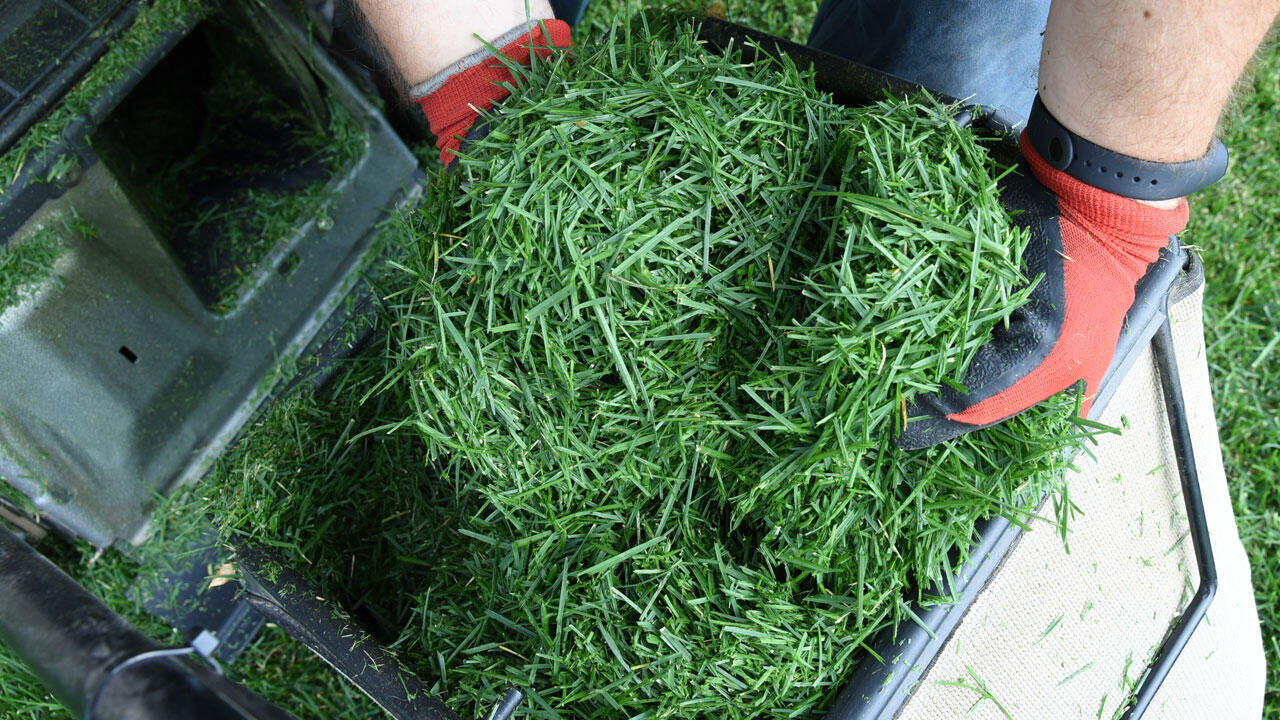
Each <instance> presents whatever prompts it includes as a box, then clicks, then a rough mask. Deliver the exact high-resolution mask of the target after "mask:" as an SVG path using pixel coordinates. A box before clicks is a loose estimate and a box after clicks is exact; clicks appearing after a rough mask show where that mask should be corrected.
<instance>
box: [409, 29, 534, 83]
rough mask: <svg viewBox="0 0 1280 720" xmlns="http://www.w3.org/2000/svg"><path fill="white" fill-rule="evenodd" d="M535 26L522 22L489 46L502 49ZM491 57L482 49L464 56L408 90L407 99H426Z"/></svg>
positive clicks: (489, 53)
mask: <svg viewBox="0 0 1280 720" xmlns="http://www.w3.org/2000/svg"><path fill="white" fill-rule="evenodd" d="M535 25H537V21H536V20H535V21H532V22H522V23H520V24H519V25H516V26H515V27H513V28H511V29H510V30H508V31H506V32H505V33H503V34H501V35H499V36H498V37H496V38H494V39H493V40H490V41H489V44H490V45H492V46H493V47H496V48H499V49H501V48H504V47H506V46H508V45H510V44H511V43H513V42H515V41H516V40H518V39H519V38H520V36H521V35H524V34H525V33H527V32H529V31H530V30H531V29H532V28H533V27H534V26H535ZM491 57H493V53H492V52H491V51H490V50H489V48H487V47H482V48H480V49H479V50H477V51H475V52H473V53H471V54H470V55H466V56H464V57H462V58H461V59H459V60H458V61H457V62H455V63H453V64H451V65H450V66H449V67H447V68H445V69H444V70H441V71H440V72H438V73H436V74H435V75H432V76H431V77H429V78H427V79H426V80H424V81H422V82H420V83H418V84H417V85H414V86H413V87H411V88H409V97H411V98H420V97H426V96H428V95H430V94H431V93H433V92H435V91H437V90H439V89H440V88H441V87H442V86H443V85H444V84H445V82H446V81H448V79H449V78H451V77H453V76H454V75H457V74H458V73H460V72H462V71H463V70H468V69H470V68H473V67H475V66H476V65H479V64H480V63H482V62H484V61H485V60H488V59H489V58H491Z"/></svg>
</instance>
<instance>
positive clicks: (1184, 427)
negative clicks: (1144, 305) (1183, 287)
mask: <svg viewBox="0 0 1280 720" xmlns="http://www.w3.org/2000/svg"><path fill="white" fill-rule="evenodd" d="M1166 314H1167V313H1166ZM1151 344H1152V353H1153V354H1154V356H1155V361H1156V368H1157V369H1158V370H1159V372H1160V389H1161V390H1162V391H1163V392H1164V404H1165V411H1166V413H1167V414H1168V417H1169V433H1170V435H1171V436H1172V438H1173V451H1174V455H1175V457H1176V458H1177V462H1178V479H1179V481H1181V483H1182V500H1183V503H1184V504H1185V505H1186V508H1187V522H1188V524H1189V525H1190V532H1191V541H1192V545H1193V547H1194V549H1195V553H1196V568H1197V570H1198V571H1199V573H1200V586H1199V587H1198V588H1197V589H1196V594H1195V595H1194V596H1193V597H1192V598H1191V602H1190V603H1188V604H1187V608H1186V610H1184V611H1183V613H1182V617H1181V618H1180V619H1179V620H1178V623H1177V624H1176V625H1174V627H1173V630H1172V632H1171V633H1170V634H1169V637H1168V638H1167V639H1166V640H1165V642H1164V644H1163V645H1161V646H1160V650H1159V651H1158V652H1157V653H1156V657H1155V660H1154V661H1152V663H1151V665H1150V667H1149V668H1148V670H1147V673H1146V676H1145V678H1144V679H1143V681H1142V686H1141V687H1140V688H1138V692H1137V693H1135V694H1134V696H1133V704H1132V705H1131V706H1130V707H1129V709H1128V710H1127V711H1126V712H1125V714H1124V715H1123V716H1122V717H1123V718H1124V720H1137V719H1138V718H1140V717H1142V715H1143V713H1145V712H1146V710H1147V707H1148V706H1149V705H1150V704H1151V701H1152V700H1154V699H1155V696H1156V692H1157V691H1159V690H1160V686H1161V685H1163V684H1164V681H1165V678H1166V677H1168V675H1169V671H1170V670H1171V669H1172V668H1173V664H1174V662H1176V661H1177V660H1178V656H1179V655H1181V654H1182V649H1183V648H1184V647H1186V645H1187V642H1188V641H1189V640H1190V639H1191V635H1192V633H1194V632H1195V630H1196V627H1197V626H1199V625H1200V620H1201V619H1203V618H1204V614H1205V612H1207V611H1208V609H1209V603H1211V602H1212V601H1213V596H1214V594H1215V593H1216V592H1217V590H1218V567H1217V563H1216V562H1214V558H1213V545H1212V543H1211V542H1210V540H1209V523H1208V522H1207V520H1206V518H1205V514H1204V496H1203V495H1202V494H1201V492H1200V473H1199V471H1198V470H1197V468H1196V457H1195V453H1194V452H1193V449H1192V443H1191V424H1190V422H1188V421H1187V408H1186V403H1185V402H1184V400H1183V398H1182V381H1181V379H1180V377H1179V375H1178V358H1177V355H1176V353H1175V352H1174V348H1173V327H1172V326H1171V325H1170V324H1169V320H1167V319H1166V320H1165V322H1164V325H1162V326H1160V330H1159V331H1158V332H1157V333H1156V335H1155V337H1153V338H1152V339H1151Z"/></svg>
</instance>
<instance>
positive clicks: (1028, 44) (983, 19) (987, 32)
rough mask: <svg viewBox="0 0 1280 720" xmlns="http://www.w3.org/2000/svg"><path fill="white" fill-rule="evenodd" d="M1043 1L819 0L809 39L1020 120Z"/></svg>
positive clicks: (1031, 92)
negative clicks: (819, 3) (820, 1)
mask: <svg viewBox="0 0 1280 720" xmlns="http://www.w3.org/2000/svg"><path fill="white" fill-rule="evenodd" d="M1048 16H1049V0H995V1H994V2H993V0H824V1H823V3H822V6H821V7H820V8H819V9H818V16H817V19H815V20H814V23H813V30H812V32H811V33H810V34H809V45H810V46H812V47H815V48H818V49H820V50H824V51H826V52H829V53H832V54H834V55H839V56H841V57H845V58H849V59H850V60H855V61H857V62H860V63H862V64H864V65H869V66H871V67H873V68H876V69H877V70H882V71H884V72H888V73H890V74H892V75H897V76H898V77H901V78H903V79H905V80H911V81H913V82H916V83H919V84H920V85H923V86H925V87H926V88H929V89H930V90H936V91H938V92H942V93H946V94H948V95H951V96H953V97H957V98H960V99H962V100H967V101H968V102H973V103H977V104H979V105H982V106H983V107H984V108H988V109H990V110H992V111H994V114H995V120H996V122H997V123H998V124H1000V125H1002V126H1005V127H1007V128H1016V127H1019V126H1021V125H1022V124H1024V123H1025V122H1026V118H1027V114H1028V113H1029V112H1030V110H1031V101H1032V100H1033V99H1034V98H1035V93H1036V72H1037V68H1038V67H1039V64H1040V45H1041V37H1042V35H1043V33H1044V24H1045V20H1046V18H1048Z"/></svg>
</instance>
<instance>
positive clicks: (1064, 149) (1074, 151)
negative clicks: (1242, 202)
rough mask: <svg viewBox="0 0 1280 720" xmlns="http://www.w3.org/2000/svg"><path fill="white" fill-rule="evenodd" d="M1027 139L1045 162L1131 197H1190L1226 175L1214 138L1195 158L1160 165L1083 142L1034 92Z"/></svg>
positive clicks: (1222, 148)
mask: <svg viewBox="0 0 1280 720" xmlns="http://www.w3.org/2000/svg"><path fill="white" fill-rule="evenodd" d="M1027 139H1028V140H1030V141H1031V147H1033V148H1035V149H1036V152H1038V153H1040V157H1042V158H1044V159H1045V162H1047V163H1049V165H1050V166H1052V167H1054V168H1057V169H1058V170H1061V171H1063V172H1065V173H1067V174H1068V175H1070V176H1072V177H1074V178H1075V179H1077V180H1079V181H1081V182H1083V183H1086V184H1088V185H1091V186H1093V187H1096V188H1098V189H1100V190H1106V191H1107V192H1113V193H1115V194H1117V195H1123V196H1124V197H1128V198H1133V199H1135V200H1169V199H1172V198H1179V197H1183V196H1185V195H1190V194H1191V193H1193V192H1196V191H1197V190H1203V189H1205V188H1206V187H1209V186H1210V185H1212V184H1214V183H1216V182H1218V181H1219V180H1221V179H1222V176H1223V175H1226V174H1227V146H1226V145H1223V144H1222V141H1221V140H1219V139H1218V138H1216V137H1215V138H1214V139H1213V142H1212V143H1210V145H1209V152H1207V153H1205V155H1204V157H1202V158H1200V159H1199V160H1190V161H1188V162H1177V163H1162V162H1152V161H1150V160H1139V159H1138V158H1135V157H1130V156H1128V155H1122V154H1121V153H1118V152H1115V151H1114V150H1108V149H1106V148H1104V147H1102V146H1101V145H1095V144H1094V143H1091V142H1089V141H1088V140H1085V139H1084V138H1082V137H1080V136H1079V135H1076V134H1075V133H1073V132H1071V131H1070V130H1068V129H1066V128H1065V127H1063V126H1062V123H1059V122H1058V120H1057V118H1055V117H1053V115H1051V114H1049V111H1048V110H1047V109H1046V108H1045V106H1044V103H1042V102H1040V96H1039V95H1037V96H1036V99H1035V102H1034V103H1032V105H1031V116H1030V117H1029V118H1028V119H1027Z"/></svg>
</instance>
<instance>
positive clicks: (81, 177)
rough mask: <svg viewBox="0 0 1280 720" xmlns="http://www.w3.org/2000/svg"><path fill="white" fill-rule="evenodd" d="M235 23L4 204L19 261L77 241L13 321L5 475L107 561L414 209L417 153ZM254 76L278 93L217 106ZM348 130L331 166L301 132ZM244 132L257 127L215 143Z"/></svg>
mask: <svg viewBox="0 0 1280 720" xmlns="http://www.w3.org/2000/svg"><path fill="white" fill-rule="evenodd" d="M232 7H235V8H239V9H234V10H232V9H228V10H224V11H220V12H218V13H215V14H213V15H210V16H209V17H207V18H204V17H202V15H201V11H200V10H199V9H198V8H197V7H195V6H193V8H192V11H193V12H192V14H191V15H189V16H187V17H185V18H181V19H179V20H178V21H177V23H176V27H175V28H174V29H171V30H169V31H167V32H164V33H162V34H161V35H160V36H159V37H157V38H156V40H155V42H154V44H153V45H152V46H151V47H149V48H146V49H145V50H144V52H143V53H142V55H141V56H140V57H138V58H137V59H136V62H135V63H134V64H133V65H132V66H131V67H130V68H128V70H127V71H126V72H122V73H120V75H119V76H118V77H117V78H115V79H114V80H113V81H112V82H110V83H108V84H107V86H106V87H105V88H104V89H103V90H102V91H101V92H100V93H98V94H97V95H96V97H94V98H93V99H92V101H91V103H90V106H89V108H88V111H87V114H86V115H85V116H79V117H77V118H76V119H75V120H74V121H72V122H71V123H70V124H69V125H68V126H66V127H65V128H63V129H62V131H61V137H60V138H58V140H57V146H56V147H55V148H54V149H51V150H46V151H45V152H44V153H42V154H41V155H39V156H38V157H28V158H27V160H26V163H25V164H24V165H23V166H22V168H21V170H20V172H19V173H18V175H17V177H16V179H14V181H13V182H11V183H10V184H9V186H8V188H7V189H6V190H5V192H4V194H3V195H0V228H2V231H0V234H3V236H4V237H5V242H6V244H8V245H9V246H10V247H11V248H15V249H17V248H21V247H22V245H23V244H24V243H25V242H28V240H29V239H30V238H31V237H32V236H33V235H36V234H38V233H41V232H45V233H48V232H53V233H56V234H58V236H59V237H58V241H59V243H60V244H61V248H60V252H59V255H58V257H57V259H56V261H55V262H54V266H53V268H52V270H53V272H51V273H50V274H49V277H47V278H45V280H44V281H43V284H41V285H39V286H37V287H28V288H26V289H25V292H24V293H23V295H22V297H21V298H20V300H19V301H18V302H16V303H15V304H13V305H11V306H10V307H7V308H5V309H4V314H3V317H2V318H0V338H2V340H0V341H2V342H3V343H4V345H5V347H6V348H7V352H6V353H5V355H4V357H3V359H0V446H2V449H0V475H2V476H3V477H4V478H5V479H6V480H7V481H8V483H10V484H11V485H12V486H14V487H16V488H17V489H19V490H20V491H22V493H24V494H25V495H26V496H27V497H28V498H29V499H30V502H31V503H32V504H33V505H34V508H35V509H36V510H37V511H38V512H39V513H40V514H41V515H42V516H43V517H46V518H48V519H49V520H51V521H52V522H54V523H56V524H57V525H60V526H62V527H64V528H66V529H68V530H70V531H71V532H73V533H74V534H75V535H77V536H80V537H83V538H85V539H87V540H89V541H90V542H92V543H94V544H96V545H99V546H108V545H112V544H115V543H121V542H123V543H133V542H137V541H139V540H141V539H142V537H143V535H144V534H145V528H146V525H147V518H148V514H149V512H150V511H151V509H152V508H153V507H154V505H155V502H156V499H157V498H158V497H161V496H164V495H166V494H168V493H169V492H170V491H171V490H172V489H173V488H175V487H177V486H179V485H181V484H182V483H185V482H188V481H191V480H193V479H195V478H198V477H199V476H200V475H201V474H202V473H203V472H204V470H205V469H206V468H207V467H208V464H209V463H210V462H211V461H212V459H213V458H214V457H216V456H217V454H218V453H219V452H220V451H221V450H222V448H223V447H225V446H226V444H227V443H228V442H229V441H230V440H231V439H232V438H233V437H234V436H235V433H236V432H237V431H238V430H239V429H240V427H241V426H242V425H243V424H244V423H245V421H247V420H248V419H249V418H250V417H251V416H252V414H253V412H254V411H255V410H256V409H257V407H258V406H259V404H260V403H262V402H263V401H264V400H265V399H266V398H267V397H268V396H269V395H270V393H271V391H272V389H273V387H274V386H275V384H276V383H277V382H278V381H280V380H281V379H287V378H288V376H289V375H290V374H291V373H292V370H293V367H294V364H295V363H296V362H297V360H298V358H300V357H301V356H302V355H303V351H304V349H305V348H306V347H307V346H308V345H309V344H310V343H312V341H313V340H315V339H316V338H317V337H318V336H319V335H321V330H322V329H323V328H325V326H326V323H328V322H329V321H330V319H331V318H336V316H335V313H336V314H337V316H340V315H341V312H340V310H341V308H340V306H341V305H343V302H344V300H345V299H346V298H347V297H348V295H349V293H350V291H351V289H352V287H353V286H354V285H355V284H356V281H357V280H358V278H359V269H360V267H361V265H362V264H363V263H365V262H367V261H368V258H367V252H368V250H369V248H370V246H371V245H372V243H373V240H374V237H375V236H376V235H377V231H378V226H379V223H381V222H382V221H384V220H386V219H387V218H388V217H390V215H391V214H392V213H393V212H394V210H395V208H396V207H397V206H399V205H401V204H403V203H405V202H406V201H407V200H409V199H410V198H411V197H412V196H413V194H414V193H415V192H417V187H418V186H417V182H416V180H415V176H414V174H415V172H416V167H417V163H416V161H415V160H414V158H413V156H412V155H410V153H409V152H408V151H407V150H406V149H405V147H404V146H403V144H402V143H401V142H400V140H399V139H398V137H397V136H396V135H395V133H393V132H392V131H391V129H390V128H389V126H388V125H387V123H386V122H385V120H384V119H383V118H382V115H381V114H380V113H378V112H377V111H376V110H374V108H373V107H372V106H371V105H370V104H369V102H368V101H367V100H365V98H364V97H363V96H362V95H361V94H360V93H359V92H357V91H356V90H355V88H354V87H353V86H352V85H351V84H350V82H349V81H348V80H347V79H346V78H345V77H344V76H343V75H342V74H341V73H339V72H338V71H337V70H336V69H335V68H334V67H333V65H332V64H331V63H329V62H328V61H327V60H326V59H325V57H324V56H323V55H322V54H313V53H311V51H310V48H309V47H308V39H307V37H306V35H305V34H304V33H303V32H302V31H301V30H300V28H298V27H297V25H296V24H294V23H293V22H291V21H288V20H287V19H286V17H287V16H286V15H285V14H283V13H279V12H275V11H271V10H267V9H265V8H259V7H252V8H251V7H250V6H247V5H246V6H244V7H243V8H241V7H239V6H232ZM129 12H132V13H136V8H131V9H130V10H129ZM232 12H234V13H236V14H237V15H238V16H239V17H232V16H230V15H228V13H232ZM18 32H22V33H26V32H30V29H29V28H19V29H18ZM242 76H252V77H253V78H254V79H255V80H256V87H260V88H262V89H263V90H264V91H265V92H266V93H268V94H273V95H274V96H273V97H267V98H266V99H263V98H261V97H259V98H253V97H246V98H240V100H241V101H242V105H241V106H240V107H234V106H232V107H229V108H228V107H214V103H215V102H219V103H220V102H224V101H231V102H234V101H236V100H237V98H235V97H230V98H224V97H222V96H220V95H218V94H217V90H218V88H219V85H220V84H229V83H233V82H239V81H240V78H241V77H242ZM288 107H296V108H298V111H297V112H295V113H288V112H286V111H281V110H279V108H288ZM272 113H275V116H273V115H272ZM338 114H344V115H345V116H346V117H345V118H342V119H341V127H343V128H344V129H345V130H346V131H347V132H348V133H350V135H351V136H352V137H349V138H346V139H344V142H347V143H348V144H349V146H350V147H349V152H347V154H346V155H345V156H344V157H342V158H332V159H329V160H328V161H322V160H323V158H321V159H318V157H317V149H316V147H315V146H314V145H313V144H308V143H307V141H306V140H307V137H306V135H305V134H304V132H303V131H301V130H299V126H300V125H303V124H306V123H312V124H314V126H315V127H314V128H307V129H306V130H305V132H309V133H312V134H313V135H315V136H318V137H323V136H325V135H326V133H328V131H329V130H330V128H332V127H334V126H335V125H336V124H338V123H339V120H338V119H337V118H336V117H335V116H337V115H338ZM228 117H240V118H242V120H241V124H242V125H243V127H240V128H234V129H228V128H227V127H211V125H212V124H213V119H214V118H216V119H224V118H228ZM183 165H186V166H187V167H181V166H183ZM175 168H179V169H176V170H175ZM188 180H189V182H185V181H188ZM175 186H184V187H175ZM299 196H301V200H297V201H295V198H297V197H299ZM291 203H292V204H291ZM263 208H266V210H264V209H263ZM288 211H293V214H296V215H297V216H296V217H295V216H293V215H292V214H291V215H290V216H288V217H280V215H281V212H288ZM270 213H275V215H276V216H277V217H270V216H269V215H270ZM15 251H16V250H15ZM336 319H337V320H338V321H340V318H336Z"/></svg>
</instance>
